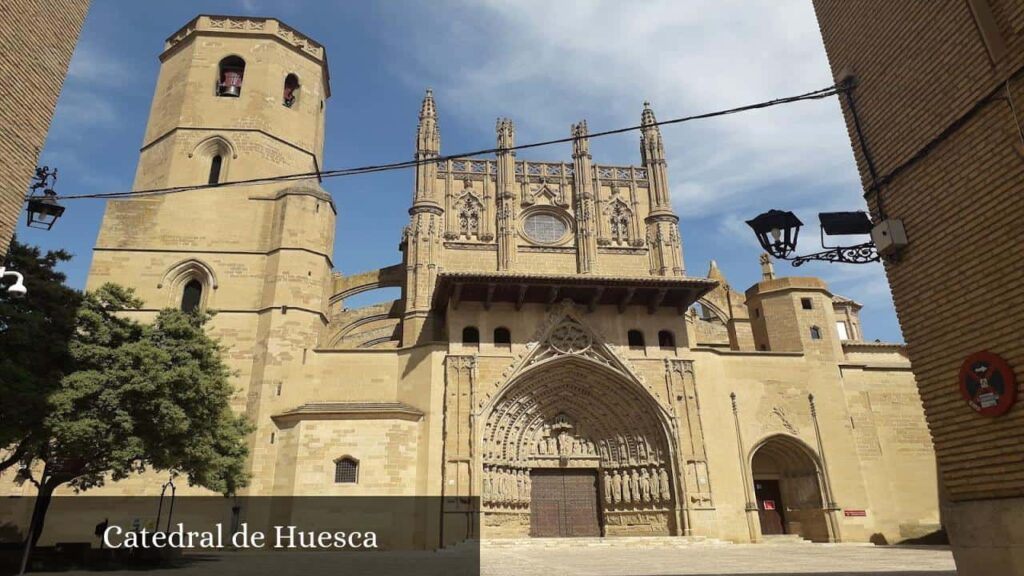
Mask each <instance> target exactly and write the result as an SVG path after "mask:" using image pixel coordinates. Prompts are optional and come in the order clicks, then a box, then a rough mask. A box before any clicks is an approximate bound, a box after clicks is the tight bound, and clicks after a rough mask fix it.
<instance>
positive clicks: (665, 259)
mask: <svg viewBox="0 0 1024 576" xmlns="http://www.w3.org/2000/svg"><path fill="white" fill-rule="evenodd" d="M640 126H641V128H640V157H641V158H642V159H643V163H644V168H645V169H646V170H647V182H648V186H647V196H648V200H649V202H650V207H651V211H650V214H648V216H647V218H646V219H645V222H646V223H647V242H648V245H649V246H650V251H649V253H650V257H651V274H654V275H656V276H682V275H683V274H685V268H684V267H683V242H682V238H681V236H680V235H679V217H678V216H676V214H675V212H673V211H672V199H671V197H670V196H669V188H668V165H667V163H666V162H665V147H664V145H663V144H662V142H661V130H659V129H658V126H657V119H655V117H654V110H651V104H650V103H649V102H644V111H643V112H642V113H641V114H640Z"/></svg>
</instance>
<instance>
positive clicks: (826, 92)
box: [25, 86, 847, 201]
mask: <svg viewBox="0 0 1024 576" xmlns="http://www.w3.org/2000/svg"><path fill="white" fill-rule="evenodd" d="M846 90H847V88H846V87H839V86H828V87H826V88H821V89H818V90H813V91H811V92H806V93H804V94H798V95H796V96H787V97H784V98H776V99H774V100H766V101H763V102H757V103H754V104H747V105H744V106H738V107H735V108H728V109H725V110H717V111H714V112H705V113H703V114H695V115H691V116H682V117H679V118H673V119H670V120H662V121H656V122H653V123H649V124H638V125H636V126H628V127H625V128H616V129H613V130H605V131H602V132H595V133H593V134H587V135H582V136H569V137H566V138H558V139H555V140H545V141H542V142H532V143H529V144H520V145H517V146H510V147H507V148H500V147H499V148H485V149H482V150H475V151H471V152H462V153H459V154H450V155H445V156H432V157H430V158H423V159H415V160H408V161H404V162H391V163H387V164H377V165H369V166H357V167H353V168H339V169H333V170H324V171H318V172H303V173H297V174H286V175H281V176H267V177H262V178H250V179H247V180H235V181H230V182H221V183H217V184H196V185H191V186H172V187H167V188H150V189H144V190H133V191H125V192H100V193H93V194H70V195H58V196H55V197H53V198H54V199H55V200H85V199H105V198H124V197H132V198H137V197H146V196H164V195H168V194H179V193H182V192H192V191H196V190H208V189H212V188H229V187H233V186H250V185H254V184H270V183H276V182H288V181H293V180H307V179H310V178H321V179H322V178H338V177H345V176H357V175H361V174H372V173H376V172H387V171H391V170H403V169H406V168H414V167H416V166H419V165H421V164H429V163H431V162H444V161H447V160H467V159H470V157H474V156H483V155H489V154H498V153H502V152H511V151H515V150H526V149H530V148H539V147H542V146H551V145H554V144H564V143H567V142H574V141H576V140H582V139H589V138H601V137H603V136H612V135H615V134H623V133H626V132H634V131H637V130H642V129H644V128H648V127H652V126H668V125H672V124H682V123H684V122H691V121H693V120H704V119H708V118H716V117H719V116H726V115H730V114H738V113H741V112H749V111H751V110H759V109H762V108H770V107H773V106H780V105H782V104H792V103H795V102H802V101H805V100H821V99H823V98H829V97H831V96H835V95H837V94H840V93H843V92H845V91H846ZM29 198H31V197H30V196H29V197H26V198H25V200H26V201H27V200H28V199H29Z"/></svg>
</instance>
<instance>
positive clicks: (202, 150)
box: [188, 135, 238, 159]
mask: <svg viewBox="0 0 1024 576" xmlns="http://www.w3.org/2000/svg"><path fill="white" fill-rule="evenodd" d="M218 154H220V155H221V156H227V157H228V158H232V159H234V158H238V151H237V150H236V149H235V145H234V144H232V143H231V141H230V140H228V139H227V138H225V137H223V136H220V135H213V136H209V137H207V138H204V139H202V140H200V141H199V142H198V143H196V145H195V146H193V147H192V151H191V152H189V153H188V157H189V158H194V157H196V156H199V157H201V158H212V157H214V156H216V155H218Z"/></svg>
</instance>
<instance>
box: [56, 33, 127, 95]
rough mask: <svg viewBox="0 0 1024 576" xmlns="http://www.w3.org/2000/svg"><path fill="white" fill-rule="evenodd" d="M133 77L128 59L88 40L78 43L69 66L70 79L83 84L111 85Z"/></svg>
mask: <svg viewBox="0 0 1024 576" xmlns="http://www.w3.org/2000/svg"><path fill="white" fill-rule="evenodd" d="M133 77H134V76H133V75H132V74H131V70H130V68H129V66H128V63H127V61H126V60H124V59H123V58H122V57H120V56H118V55H115V54H111V53H110V52H107V51H105V50H103V49H101V48H99V47H98V46H97V45H96V44H95V43H93V42H90V41H88V40H83V41H82V42H79V43H78V46H77V47H75V53H74V54H73V55H72V56H71V64H70V65H69V66H68V79H69V80H71V81H73V82H76V83H81V84H89V85H100V84H102V85H104V86H109V85H111V83H115V84H116V83H118V82H122V81H124V80H125V79H129V78H133Z"/></svg>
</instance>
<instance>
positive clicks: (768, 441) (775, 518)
mask: <svg viewBox="0 0 1024 576" xmlns="http://www.w3.org/2000/svg"><path fill="white" fill-rule="evenodd" d="M750 471H751V476H752V477H753V478H752V479H753V484H754V497H755V499H756V501H757V514H758V519H759V520H760V523H761V534H762V535H763V536H772V535H780V534H795V535H799V536H801V537H802V538H806V539H808V540H812V541H815V542H828V541H829V540H830V534H829V532H830V531H829V524H828V518H827V515H826V511H825V509H824V507H823V504H822V503H823V502H824V500H825V499H824V498H823V497H822V494H823V490H822V475H821V466H820V463H819V461H818V457H817V455H816V454H815V453H814V451H813V450H811V448H810V447H808V446H807V445H806V444H804V443H803V442H801V441H800V440H798V439H797V438H794V437H792V436H788V435H784V434H778V435H775V436H769V437H768V438H765V439H764V440H762V441H761V442H760V443H758V445H757V446H756V447H755V448H754V450H753V451H752V452H751V459H750Z"/></svg>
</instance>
